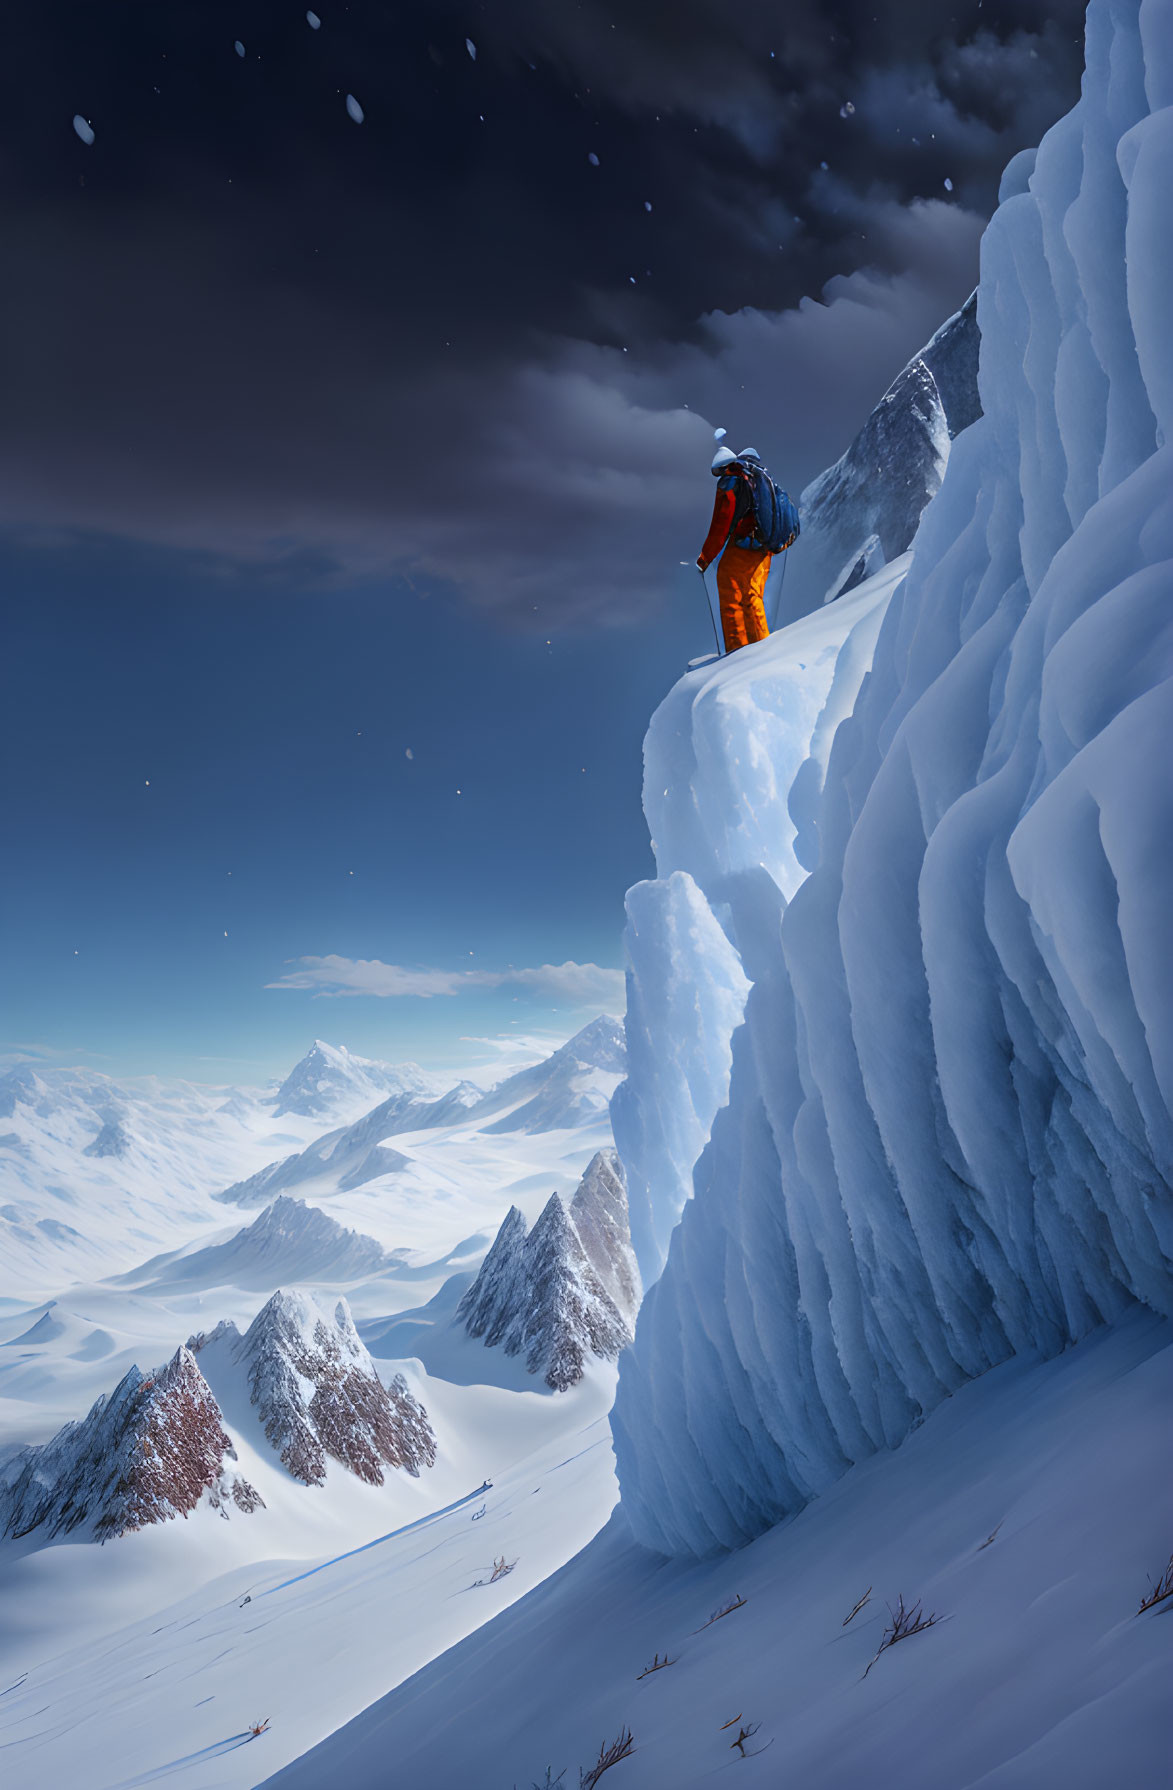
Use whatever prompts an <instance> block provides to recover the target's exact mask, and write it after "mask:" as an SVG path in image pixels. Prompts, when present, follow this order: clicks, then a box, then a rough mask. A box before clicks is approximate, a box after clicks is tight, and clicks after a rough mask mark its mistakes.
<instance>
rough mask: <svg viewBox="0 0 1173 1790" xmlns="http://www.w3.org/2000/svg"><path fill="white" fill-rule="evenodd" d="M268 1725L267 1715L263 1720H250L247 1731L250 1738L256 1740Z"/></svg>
mask: <svg viewBox="0 0 1173 1790" xmlns="http://www.w3.org/2000/svg"><path fill="white" fill-rule="evenodd" d="M268 1726H269V1718H268V1716H266V1717H265V1719H264V1721H263V1722H250V1723H249V1725H248V1731H249V1734H250V1735H251V1737H252V1739H253V1740H256V1738H257V1736H258V1735H260V1734H264V1733H265V1731H266V1729H267V1728H268Z"/></svg>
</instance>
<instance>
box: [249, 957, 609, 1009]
mask: <svg viewBox="0 0 1173 1790" xmlns="http://www.w3.org/2000/svg"><path fill="white" fill-rule="evenodd" d="M265 986H266V987H267V988H298V989H306V990H308V991H309V992H310V993H311V994H314V995H375V996H377V997H378V998H380V999H382V1000H389V999H396V998H398V997H401V996H404V995H413V996H415V997H416V998H417V999H419V1000H431V999H433V998H434V997H436V996H443V995H459V994H467V993H471V992H472V991H473V990H475V989H482V988H525V989H528V990H530V991H531V992H532V993H533V994H536V995H539V996H543V997H545V999H547V1000H549V1001H551V1002H553V1003H555V1004H556V1005H559V1006H566V1007H603V1008H605V1009H608V1010H610V1011H616V1010H619V1011H622V1008H623V1000H624V978H623V971H622V970H608V969H604V968H603V967H602V966H601V965H600V964H597V963H574V962H567V963H543V964H539V965H537V966H536V967H534V968H526V969H514V968H513V967H512V966H511V967H510V968H509V969H505V970H434V969H422V970H420V969H407V968H405V967H404V966H403V965H402V964H397V963H382V962H380V960H379V959H378V958H377V957H372V958H352V957H338V956H333V955H332V956H329V957H299V958H297V959H296V960H295V962H293V963H292V964H291V966H290V967H289V969H288V970H287V971H286V973H285V975H283V976H280V977H278V979H277V981H275V982H268V983H266V984H265Z"/></svg>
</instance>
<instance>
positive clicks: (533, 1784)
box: [513, 1765, 566, 1790]
mask: <svg viewBox="0 0 1173 1790" xmlns="http://www.w3.org/2000/svg"><path fill="white" fill-rule="evenodd" d="M565 1776H566V1767H565V1765H564V1766H563V1767H562V1770H561V1771H560V1772H559V1773H558V1776H557V1777H555V1776H554V1767H553V1766H552V1765H547V1767H546V1775H545V1777H544V1778H543V1779H542V1781H541V1783H540V1784H539V1783H538V1782H537V1781H536V1779H531V1781H530V1787H529V1790H559V1786H560V1784H561V1783H562V1780H563V1778H564V1777H565ZM513 1790H517V1785H516V1784H515V1785H514V1786H513Z"/></svg>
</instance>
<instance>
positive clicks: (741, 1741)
mask: <svg viewBox="0 0 1173 1790" xmlns="http://www.w3.org/2000/svg"><path fill="white" fill-rule="evenodd" d="M731 1725H732V1724H731V1723H726V1726H727V1727H728V1726H731ZM761 1725H762V1724H761V1723H760V1722H750V1724H749V1726H748V1727H744V1726H743V1727H741V1728H739V1729H738V1731H737V1739H736V1740H733V1741H731V1742H730V1743H729V1750H730V1751H731V1752H732V1750H733V1748H734V1747H736V1748H737V1750H738V1752H739V1753H740V1754H741V1756H742V1758H743V1759H745V1758H748V1757H749V1755H748V1754H747V1753H746V1750H745V1743H746V1741H747V1740H752V1739H753V1737H754V1735H755V1734H756V1733H757V1731H758V1729H759V1728H760V1727H761Z"/></svg>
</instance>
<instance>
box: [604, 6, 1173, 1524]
mask: <svg viewBox="0 0 1173 1790" xmlns="http://www.w3.org/2000/svg"><path fill="white" fill-rule="evenodd" d="M1087 44H1088V73H1087V75H1086V77H1085V82H1084V91H1083V97H1082V99H1081V101H1080V103H1079V104H1078V105H1077V106H1076V107H1075V109H1074V110H1073V111H1072V112H1071V113H1070V114H1069V115H1068V116H1067V117H1066V118H1065V119H1063V120H1062V121H1061V122H1060V123H1059V124H1058V125H1057V126H1056V127H1055V128H1054V129H1053V130H1052V131H1050V132H1049V133H1048V135H1047V137H1046V138H1045V140H1044V142H1043V144H1042V145H1041V147H1040V149H1039V151H1038V153H1037V159H1035V158H1034V157H1033V156H1031V155H1027V156H1023V157H1018V158H1016V160H1015V162H1013V163H1012V164H1011V166H1010V168H1009V169H1008V171H1007V177H1006V180H1005V181H1004V184H1003V194H1004V202H1003V203H1002V205H1001V207H1000V209H999V211H998V212H997V214H996V216H995V218H994V220H993V221H992V223H991V225H990V228H989V230H988V232H987V234H986V237H985V240H984V243H983V250H982V278H981V285H980V288H979V294H978V318H979V323H980V326H981V337H982V347H981V366H980V376H979V383H980V392H981V401H982V407H983V410H984V413H985V414H984V416H983V417H982V418H980V419H979V420H978V421H976V422H975V423H974V424H973V425H972V426H971V427H970V428H968V429H967V430H965V431H964V433H963V434H962V435H960V436H959V437H958V439H957V441H956V442H955V443H954V445H953V449H952V454H951V458H950V461H949V466H948V471H947V473H946V476H945V480H944V483H943V485H942V488H941V491H940V493H939V495H938V497H937V498H936V500H935V501H934V503H933V504H932V505H931V507H930V508H929V510H928V511H927V513H926V516H925V520H924V522H923V524H922V526H921V529H920V532H919V534H918V536H917V539H916V542H915V546H914V549H913V557H912V564H911V567H910V569H909V571H908V574H907V576H906V578H905V579H904V581H903V583H901V584H900V585H899V587H898V588H897V589H896V590H895V591H894V592H893V594H892V595H891V596H890V597H889V598H888V601H887V605H886V609H885V610H884V613H883V615H882V620H880V624H879V631H878V635H877V637H876V639H875V646H874V653H872V654H871V662H870V670H869V671H868V675H867V677H866V679H862V681H861V678H862V672H863V670H864V669H866V668H867V666H866V658H865V662H864V664H863V665H859V664H856V665H854V666H853V668H852V671H851V677H850V680H848V681H849V682H850V683H851V684H852V685H853V686H854V688H853V689H852V690H851V692H850V695H849V696H847V700H846V701H845V703H844V706H843V709H842V710H841V711H840V713H841V714H842V715H843V716H844V717H845V718H844V719H842V720H841V721H840V724H839V726H838V728H837V730H835V731H834V737H833V743H831V741H830V739H829V737H828V736H829V735H830V733H831V725H832V722H833V720H834V719H835V718H837V717H834V716H831V717H824V716H820V718H819V721H818V724H817V725H816V726H815V727H814V728H813V730H812V731H808V736H807V737H808V738H813V741H814V744H813V748H812V750H811V753H810V760H811V765H812V767H813V768H809V769H808V766H807V765H806V764H802V765H800V764H799V763H798V762H797V760H798V758H800V757H801V753H800V752H799V750H798V740H799V738H800V737H801V733H802V728H803V726H804V725H805V718H804V717H803V716H802V712H801V711H802V703H803V701H804V700H805V699H809V694H810V692H809V685H807V686H802V687H799V688H798V689H796V687H795V685H794V683H793V680H792V665H793V662H794V660H795V658H796V657H800V658H802V659H803V660H806V658H807V654H806V651H805V650H804V651H802V652H801V653H797V652H796V643H798V644H799V645H803V644H804V643H805V639H806V637H805V635H804V634H803V633H802V629H804V628H806V627H808V626H809V625H810V624H809V621H808V622H804V623H802V624H799V627H798V628H796V629H795V630H793V631H788V633H787V634H785V635H783V636H782V638H781V639H780V640H778V639H775V640H773V641H771V642H769V643H767V644H765V645H763V646H759V647H754V648H748V649H746V650H745V651H744V652H743V653H739V654H738V655H737V656H736V658H735V660H733V661H732V662H731V663H730V664H729V665H728V666H722V667H721V668H720V669H719V670H718V671H716V672H714V673H711V674H709V675H708V676H707V678H705V679H702V678H700V677H697V676H694V677H693V678H691V679H686V680H685V681H684V683H683V684H682V685H681V686H680V687H679V688H678V689H677V690H676V691H674V692H673V694H672V696H671V697H670V698H669V699H668V701H667V702H666V703H665V704H664V705H663V707H662V708H661V710H660V711H659V713H658V715H657V716H656V718H655V721H654V723H653V727H652V732H651V734H650V736H649V741H648V747H647V763H648V782H647V792H648V801H647V807H648V816H649V821H650V824H651V827H652V831H653V833H654V836H655V842H656V850H657V864H658V869H659V873H660V879H659V881H657V882H656V883H654V884H652V885H651V886H650V887H645V888H643V889H641V890H636V891H634V892H633V896H632V899H631V903H630V910H629V911H630V916H631V924H630V927H629V944H630V952H631V978H630V980H631V1013H632V1015H633V1019H634V1023H633V1025H632V1032H631V1037H630V1071H629V1081H628V1084H627V1087H626V1088H625V1089H623V1090H621V1093H620V1096H619V1098H618V1099H617V1101H616V1107H615V1121H616V1141H617V1142H618V1144H619V1147H620V1150H621V1153H622V1154H623V1156H624V1159H625V1165H626V1168H627V1172H628V1179H629V1188H630V1197H631V1202H632V1217H633V1232H634V1234H635V1238H636V1243H637V1249H638V1250H639V1254H640V1260H641V1268H642V1270H643V1273H644V1277H645V1280H646V1279H650V1278H652V1277H653V1275H654V1274H655V1272H656V1270H657V1269H658V1267H659V1261H658V1259H657V1258H658V1255H659V1254H660V1252H661V1250H662V1247H663V1240H664V1238H665V1237H666V1235H667V1234H668V1232H669V1230H670V1228H671V1226H672V1224H673V1222H674V1220H675V1218H676V1216H677V1213H678V1212H679V1211H680V1207H681V1202H682V1198H683V1196H685V1195H686V1194H687V1193H688V1191H689V1188H688V1186H687V1177H686V1169H685V1162H686V1159H687V1154H688V1147H689V1146H690V1142H691V1139H692V1138H694V1137H695V1136H696V1135H697V1132H698V1131H703V1130H705V1129H706V1127H707V1122H708V1120H709V1118H710V1115H711V1113H712V1112H713V1111H715V1108H716V1105H717V1104H719V1103H720V1098H721V1093H722V1084H723V1080H724V1076H725V1074H726V1068H725V1065H726V1064H727V1063H728V1062H729V1060H730V1054H731V1058H732V1064H731V1070H730V1071H728V1073H729V1104H728V1107H727V1109H726V1110H725V1111H723V1112H722V1113H721V1114H720V1116H719V1117H718V1118H717V1120H716V1122H715V1124H714V1125H713V1128H712V1136H711V1141H710V1143H709V1145H708V1147H707V1149H706V1150H705V1152H704V1154H703V1155H702V1157H701V1159H700V1161H699V1163H698V1164H697V1166H696V1170H695V1178H694V1182H693V1185H694V1187H695V1198H693V1199H692V1200H691V1202H690V1203H689V1204H688V1205H687V1206H686V1208H685V1210H684V1212H683V1217H682V1220H681V1222H680V1224H679V1227H678V1228H677V1230H676V1232H675V1234H674V1236H673V1237H672V1243H671V1248H670V1251H669V1254H668V1260H667V1266H666V1268H665V1270H664V1274H663V1277H662V1278H661V1279H660V1281H659V1282H658V1284H657V1285H656V1286H655V1287H653V1289H652V1291H651V1292H650V1294H649V1295H648V1297H647V1298H646V1299H645V1302H644V1306H643V1309H642V1311H641V1315H640V1320H639V1325H638V1328H637V1333H636V1342H635V1346H634V1349H632V1350H630V1351H628V1353H627V1354H626V1355H625V1356H624V1358H623V1362H622V1365H621V1374H620V1385H619V1393H618V1398H617V1403H616V1408H615V1412H614V1416H613V1427H614V1434H615V1441H616V1456H617V1461H618V1465H619V1475H620V1483H621V1487H622V1494H623V1504H624V1508H625V1511H626V1512H627V1516H628V1520H629V1521H630V1523H631V1526H632V1529H633V1531H634V1533H635V1534H636V1536H637V1537H638V1538H639V1539H640V1540H642V1541H643V1542H645V1543H646V1544H648V1545H650V1546H652V1547H654V1548H657V1549H660V1550H662V1551H663V1552H666V1553H686V1554H687V1553H693V1554H705V1553H708V1552H710V1551H712V1550H714V1549H718V1548H724V1547H732V1546H736V1545H739V1544H741V1543H744V1542H745V1541H747V1540H748V1539H750V1538H751V1537H752V1536H755V1535H757V1534H759V1533H761V1531H763V1530H764V1529H766V1528H767V1527H769V1526H770V1525H771V1524H773V1523H775V1522H777V1521H778V1520H779V1519H780V1518H781V1517H783V1516H784V1515H786V1514H788V1513H791V1512H793V1511H795V1510H797V1509H798V1508H799V1507H800V1506H801V1505H802V1504H804V1503H805V1502H806V1501H807V1500H808V1499H809V1498H811V1497H812V1496H813V1495H814V1494H815V1493H817V1492H819V1491H821V1490H822V1489H823V1488H825V1487H826V1486H828V1485H829V1484H830V1483H831V1482H832V1481H833V1480H835V1479H836V1478H838V1477H839V1475H841V1474H842V1473H843V1472H844V1471H845V1470H846V1468H847V1467H848V1466H849V1464H850V1463H852V1462H853V1461H859V1460H861V1459H863V1458H864V1457H865V1456H867V1455H869V1454H870V1453H872V1452H873V1451H874V1450H876V1449H878V1448H882V1447H885V1446H888V1445H892V1444H894V1443H896V1442H897V1441H899V1440H900V1438H901V1437H903V1436H905V1435H906V1434H907V1433H908V1431H909V1430H910V1429H911V1428H913V1427H914V1426H915V1425H916V1424H917V1423H918V1422H919V1421H920V1419H921V1418H922V1417H923V1415H924V1414H925V1413H926V1412H927V1411H929V1410H931V1409H932V1407H933V1406H935V1405H936V1404H938V1403H939V1402H940V1401H941V1399H943V1398H944V1397H946V1396H947V1395H948V1394H949V1393H950V1392H951V1391H952V1390H953V1389H954V1388H956V1387H957V1386H959V1385H960V1384H961V1383H962V1382H963V1381H964V1380H966V1379H968V1378H970V1377H971V1376H974V1375H977V1374H980V1373H983V1372H984V1371H985V1370H987V1369H988V1368H990V1367H991V1366H993V1365H994V1364H996V1363H998V1362H1001V1361H1003V1360H1005V1359H1006V1358H1007V1357H1008V1356H1009V1355H1011V1354H1013V1353H1014V1352H1016V1351H1031V1350H1042V1351H1043V1352H1045V1353H1054V1352H1055V1351H1057V1350H1059V1349H1061V1348H1062V1347H1063V1346H1064V1345H1065V1344H1066V1343H1067V1342H1069V1341H1070V1340H1071V1339H1073V1338H1077V1337H1080V1336H1083V1335H1085V1334H1086V1333H1087V1332H1089V1331H1090V1330H1091V1329H1092V1328H1093V1327H1094V1326H1095V1325H1097V1324H1099V1323H1102V1322H1103V1321H1105V1320H1110V1319H1114V1318H1117V1317H1119V1316H1120V1315H1121V1314H1122V1313H1123V1311H1124V1310H1125V1309H1126V1307H1127V1306H1128V1305H1129V1304H1130V1302H1132V1301H1133V1300H1137V1299H1140V1300H1145V1301H1147V1302H1148V1303H1150V1304H1151V1305H1152V1306H1154V1307H1156V1308H1157V1309H1159V1310H1162V1311H1165V1312H1168V1311H1170V1310H1173V1281H1171V1277H1170V1273H1169V1267H1170V1260H1169V1252H1170V1249H1171V1246H1173V1203H1171V1198H1170V1188H1169V1179H1170V1171H1171V1169H1173V1124H1171V1120H1170V1098H1171V1093H1173V958H1171V954H1170V952H1169V950H1168V917H1169V914H1170V912H1171V911H1173V851H1171V848H1170V841H1171V840H1173V779H1171V777H1170V771H1169V753H1168V746H1169V739H1170V737H1173V681H1171V679H1170V671H1171V669H1173V607H1171V604H1170V596H1171V593H1173V449H1171V448H1170V447H1169V446H1167V445H1166V442H1167V441H1168V438H1169V436H1170V432H1171V430H1173V332H1171V331H1170V330H1169V328H1168V321H1167V306H1168V296H1169V292H1170V291H1171V290H1173V252H1171V247H1170V245H1171V242H1173V237H1171V235H1170V232H1169V228H1168V217H1169V214H1168V203H1169V201H1168V195H1169V192H1170V190H1173V105H1171V102H1173V7H1171V6H1170V4H1169V3H1168V0H1155V3H1154V0H1144V4H1142V5H1138V4H1137V0H1113V3H1111V4H1109V3H1108V0H1103V3H1093V5H1092V6H1091V8H1090V10H1089V13H1088V25H1087ZM871 588H872V587H871V586H869V585H866V584H865V585H863V586H861V587H860V588H859V590H858V591H857V592H855V593H853V595H852V597H851V598H850V599H849V601H852V602H854V603H856V604H862V603H864V602H865V601H866V600H867V599H866V595H865V593H867V592H869V590H870V589H871ZM838 607H839V605H838V604H835V605H832V606H831V608H830V609H829V610H828V611H827V612H826V613H827V616H828V618H830V617H831V616H833V614H834V611H835V610H836V609H837V608H838ZM875 615H876V612H875V611H873V618H874V617H875ZM819 619H821V618H819ZM844 619H845V620H846V619H848V618H847V617H845V618H844ZM859 626H860V623H858V622H857V623H856V628H857V629H858V627H859ZM843 640H844V646H843V648H842V649H841V651H840V654H839V656H838V658H836V659H835V660H834V676H835V679H838V676H839V666H840V662H841V660H842V659H843V656H844V653H847V655H848V656H849V657H850V655H851V652H852V649H853V641H854V640H855V631H854V630H851V631H845V632H844V635H843ZM826 687H827V679H826V677H824V678H823V680H822V682H821V684H820V685H819V690H818V691H817V692H816V696H817V695H819V694H820V693H821V691H822V690H823V689H825V688H826ZM831 691H832V696H831V697H829V698H828V701H829V702H832V699H833V694H834V683H833V682H832V684H831ZM856 692H858V694H856ZM828 746H829V748H830V750H829V756H828ZM824 767H825V768H824ZM661 792H663V793H661ZM787 807H789V813H787ZM804 866H809V867H812V869H811V874H810V876H809V877H808V878H807V879H806V880H805V881H802V880H801V869H802V867H804ZM791 895H792V896H793V899H792V900H791V901H790V905H789V906H788V907H785V909H784V900H783V898H784V897H787V896H791ZM685 911H687V920H683V919H682V918H681V917H680V916H682V915H683V914H684V913H685ZM669 932H670V934H671V937H670V942H669V945H668V946H667V947H665V945H664V943H663V938H662V935H663V934H665V933H669ZM649 935H650V942H648V943H646V942H645V941H648V939H649ZM665 957H667V960H668V967H667V972H666V971H665V961H664V960H665ZM739 974H740V975H742V976H743V977H744V978H745V979H746V980H748V981H749V982H750V983H752V985H753V986H752V989H751V991H750V993H749V995H748V999H747V1000H746V1002H745V1007H744V1020H745V1023H744V1025H743V1026H742V1027H741V1029H740V1030H739V1031H738V1032H737V1033H736V1035H735V1036H734V1037H733V1039H732V1050H731V1047H730V1023H729V1022H730V1020H731V1019H732V1020H734V1021H735V1020H736V1018H738V1017H739V1014H738V1011H737V1008H738V998H737V995H738V988H739V986H740V985H739V982H738V976H739ZM690 986H691V987H694V988H695V989H696V991H697V999H696V1001H695V1003H694V1006H695V1013H696V1018H695V1019H694V1021H693V1024H692V1027H691V1031H690V1032H686V1031H685V1028H684V1027H683V1026H682V1025H681V1023H680V1009H681V1003H680V1000H679V997H678V995H677V994H676V992H675V990H676V989H677V988H678V987H685V988H687V987H690ZM697 1065H699V1066H700V1068H699V1070H698V1069H697ZM694 1081H697V1082H699V1083H700V1084H701V1085H702V1091H703V1100H702V1102H701V1103H700V1105H699V1106H697V1105H696V1104H695V1103H694V1106H693V1111H692V1112H691V1113H684V1114H683V1116H682V1113H681V1107H682V1106H683V1104H684V1103H685V1102H686V1101H687V1100H688V1096H689V1092H690V1088H691V1085H692V1083H693V1082H694ZM661 1137H667V1138H669V1140H678V1139H683V1140H684V1143H683V1147H682V1148H681V1147H679V1146H678V1147H675V1148H673V1147H669V1148H668V1149H667V1150H665V1149H663V1148H662V1146H661V1143H660V1139H661Z"/></svg>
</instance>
